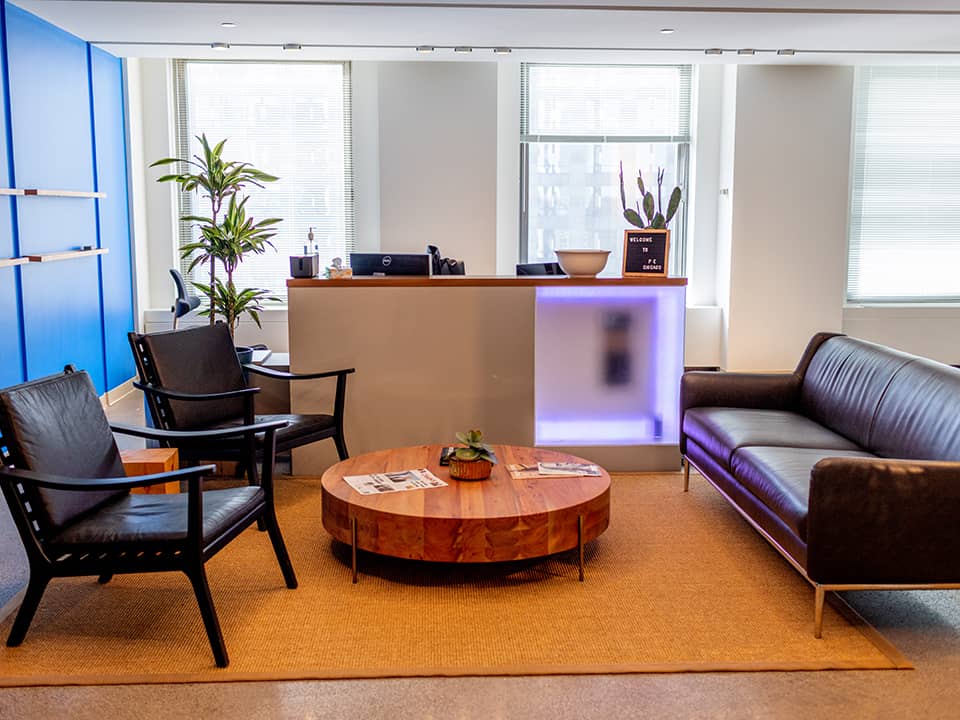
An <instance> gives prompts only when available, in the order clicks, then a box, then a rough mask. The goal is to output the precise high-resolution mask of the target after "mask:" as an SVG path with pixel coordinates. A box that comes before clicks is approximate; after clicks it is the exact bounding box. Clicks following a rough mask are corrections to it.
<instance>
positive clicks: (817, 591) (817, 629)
mask: <svg viewBox="0 0 960 720" xmlns="http://www.w3.org/2000/svg"><path fill="white" fill-rule="evenodd" d="M813 588H814V599H813V636H814V637H815V638H821V637H823V600H824V598H825V596H826V592H825V591H824V589H823V585H821V584H819V583H817V584H815V585H814V586H813Z"/></svg>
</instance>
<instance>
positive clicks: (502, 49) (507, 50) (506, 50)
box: [493, 47, 513, 55]
mask: <svg viewBox="0 0 960 720" xmlns="http://www.w3.org/2000/svg"><path fill="white" fill-rule="evenodd" d="M512 52H513V50H511V49H510V48H508V47H496V48H494V49H493V54H494V55H509V54H510V53H512Z"/></svg>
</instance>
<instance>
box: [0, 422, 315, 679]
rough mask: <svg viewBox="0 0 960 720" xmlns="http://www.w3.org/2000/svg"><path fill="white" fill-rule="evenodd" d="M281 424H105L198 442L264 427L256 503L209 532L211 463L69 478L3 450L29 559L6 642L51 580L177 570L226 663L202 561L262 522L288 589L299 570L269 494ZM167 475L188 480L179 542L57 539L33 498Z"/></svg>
mask: <svg viewBox="0 0 960 720" xmlns="http://www.w3.org/2000/svg"><path fill="white" fill-rule="evenodd" d="M284 425H285V423H283V422H281V421H276V422H265V423H259V424H253V425H249V426H243V427H236V428H227V429H219V430H197V431H169V430H162V429H153V428H139V427H132V426H127V425H119V424H112V425H111V426H110V427H111V429H112V430H113V431H114V432H117V433H121V434H126V435H133V436H137V437H142V438H148V439H154V440H159V441H161V442H174V441H184V440H189V441H191V442H203V441H209V440H215V439H219V438H224V437H230V436H237V435H242V436H243V437H244V438H252V437H253V436H254V435H256V434H258V433H263V435H264V441H263V452H264V456H265V462H264V471H263V475H262V477H261V479H260V482H259V485H260V487H261V488H262V490H263V493H262V496H261V498H260V501H259V502H257V503H256V504H255V505H253V506H252V507H250V508H249V509H248V510H247V511H246V512H245V513H244V514H243V515H242V516H241V517H238V518H237V519H235V521H234V522H233V523H232V524H230V525H229V526H228V527H225V528H221V529H220V530H219V532H218V533H216V534H215V535H214V536H213V537H207V538H204V536H203V535H204V533H203V476H204V475H205V474H209V473H210V472H211V471H212V470H213V469H214V466H213V465H202V466H198V467H193V468H186V469H181V470H174V471H172V472H166V473H158V474H155V475H143V476H137V477H130V478H123V477H111V478H82V479H81V478H68V477H59V476H54V475H47V474H44V473H37V472H33V471H30V470H22V469H16V467H9V466H10V465H13V466H16V465H17V463H18V458H17V457H16V450H15V448H12V447H11V448H6V452H5V453H4V455H3V458H2V460H3V462H2V465H3V467H0V489H2V491H3V494H4V496H5V498H6V500H7V503H8V505H9V507H10V509H11V512H12V514H13V520H14V523H15V524H16V527H17V530H18V532H19V533H20V538H21V540H22V541H23V546H24V548H25V549H26V553H27V559H28V561H29V565H30V579H29V582H28V585H27V590H26V594H25V596H24V599H23V602H22V603H21V605H20V610H19V611H18V613H17V616H16V619H15V620H14V623H13V627H12V629H11V631H10V635H9V637H8V638H7V645H8V646H10V647H15V646H17V645H20V643H22V642H23V640H24V637H25V636H26V633H27V630H28V629H29V627H30V623H31V621H32V620H33V617H34V614H35V613H36V610H37V607H38V606H39V604H40V599H41V598H42V596H43V593H44V590H45V589H46V587H47V585H48V583H49V582H50V580H51V579H53V578H56V577H75V576H85V575H96V576H98V578H99V581H100V582H101V583H107V582H109V580H110V579H111V578H112V577H113V575H115V574H118V573H142V572H165V571H180V572H183V573H184V574H185V575H186V576H187V577H188V578H189V580H190V584H191V585H192V587H193V591H194V594H195V596H196V599H197V603H198V605H199V606H200V613H201V616H202V618H203V624H204V628H205V630H206V633H207V637H208V639H209V641H210V647H211V649H212V651H213V655H214V659H215V661H216V664H217V666H218V667H226V666H227V665H228V663H229V658H228V656H227V649H226V645H225V644H224V640H223V633H222V632H221V629H220V622H219V620H218V618H217V613H216V609H215V608H214V605H213V599H212V598H211V595H210V588H209V585H208V582H207V575H206V571H205V569H204V564H205V563H206V561H207V560H209V559H210V558H212V557H213V556H214V555H215V554H216V553H217V552H219V551H220V550H221V549H223V548H224V547H225V546H226V545H227V544H228V543H229V542H230V541H231V540H233V539H234V538H235V537H236V536H237V535H239V534H240V533H241V532H242V531H243V530H245V529H246V528H247V527H249V526H250V525H251V524H252V523H254V522H258V521H262V523H263V524H264V525H265V527H266V530H267V533H268V535H269V537H270V542H271V544H272V545H273V550H274V553H275V554H276V557H277V561H278V562H279V564H280V570H281V572H282V573H283V578H284V581H285V583H286V586H287V587H288V588H291V589H293V588H296V587H297V578H296V574H295V573H294V570H293V566H292V565H291V563H290V558H289V555H288V554H287V549H286V546H285V544H284V541H283V536H282V535H281V533H280V527H279V525H278V523H277V516H276V512H275V509H274V497H273V456H274V452H275V436H276V432H277V430H278V429H279V428H281V427H283V426H284ZM169 480H177V481H183V482H186V483H187V532H186V536H185V537H182V538H178V539H176V540H165V541H153V542H143V541H140V542H137V541H123V542H116V543H91V544H79V543H78V544H64V543H58V542H56V538H55V535H54V534H53V533H51V532H50V531H49V530H48V528H46V527H45V523H44V521H43V518H42V517H41V516H40V515H39V514H38V513H37V512H36V511H35V510H34V508H33V506H32V505H31V503H30V498H31V496H32V494H31V491H32V490H34V489H36V488H49V489H54V490H72V491H103V490H128V489H130V488H135V487H143V486H146V485H151V484H154V483H158V482H165V481H169Z"/></svg>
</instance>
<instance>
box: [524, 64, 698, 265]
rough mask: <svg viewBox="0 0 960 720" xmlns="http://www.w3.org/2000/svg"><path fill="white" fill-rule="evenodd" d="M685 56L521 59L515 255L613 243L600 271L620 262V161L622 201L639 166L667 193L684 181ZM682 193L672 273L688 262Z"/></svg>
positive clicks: (539, 255) (544, 257)
mask: <svg viewBox="0 0 960 720" xmlns="http://www.w3.org/2000/svg"><path fill="white" fill-rule="evenodd" d="M691 75H692V70H691V68H690V66H666V65H658V66H641V65H630V66H609V65H608V66H596V65H593V66H588V65H533V64H524V65H522V66H521V117H520V126H521V129H520V133H521V138H520V141H521V143H522V145H521V161H520V167H521V171H520V172H521V178H520V188H521V203H520V258H521V261H523V262H553V261H555V260H556V256H555V255H554V252H553V251H554V250H556V249H563V248H583V247H589V248H603V249H608V250H611V251H612V252H611V254H610V259H609V261H608V262H607V266H606V269H605V270H604V274H611V275H618V274H619V273H620V268H621V265H622V253H623V231H624V229H626V228H627V227H630V226H629V225H628V224H627V222H626V221H625V220H624V219H623V208H622V206H621V203H620V181H619V166H620V163H621V161H622V162H623V174H624V184H625V186H626V197H627V202H628V203H629V204H630V205H631V206H632V205H633V204H634V203H635V201H636V200H637V199H638V196H639V191H638V190H637V184H636V177H637V171H638V170H640V171H641V172H642V173H643V178H644V183H645V184H646V186H647V188H648V189H650V188H651V184H652V186H653V187H652V189H653V192H654V195H656V173H657V168H663V169H664V170H665V176H664V182H663V187H664V203H666V199H667V197H668V196H669V193H670V191H671V190H672V189H673V188H674V186H676V185H679V186H680V187H681V188H683V190H684V198H686V195H687V193H686V189H687V172H688V165H689V154H690V85H691ZM685 226H686V203H685V202H684V203H682V204H681V209H680V211H679V212H678V213H677V216H676V217H675V218H674V219H673V221H672V222H671V223H670V230H671V239H670V244H671V252H670V255H671V257H670V274H671V275H682V274H683V271H684V252H683V248H684V231H685V229H686V227H685Z"/></svg>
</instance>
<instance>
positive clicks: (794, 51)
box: [777, 49, 797, 55]
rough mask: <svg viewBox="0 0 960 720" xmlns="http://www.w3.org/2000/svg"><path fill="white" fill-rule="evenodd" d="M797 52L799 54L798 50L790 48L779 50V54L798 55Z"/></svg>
mask: <svg viewBox="0 0 960 720" xmlns="http://www.w3.org/2000/svg"><path fill="white" fill-rule="evenodd" d="M796 54H797V51H796V50H789V49H784V50H777V55H796Z"/></svg>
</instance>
